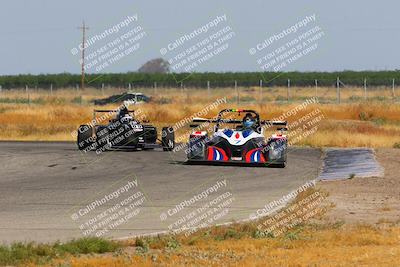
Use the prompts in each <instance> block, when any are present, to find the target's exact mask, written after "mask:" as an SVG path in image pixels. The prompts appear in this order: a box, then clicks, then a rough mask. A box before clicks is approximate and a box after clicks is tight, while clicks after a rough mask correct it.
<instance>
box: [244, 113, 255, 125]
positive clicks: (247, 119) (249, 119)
mask: <svg viewBox="0 0 400 267" xmlns="http://www.w3.org/2000/svg"><path fill="white" fill-rule="evenodd" d="M255 123H256V119H255V118H254V117H253V115H252V114H251V113H247V114H246V115H245V116H244V118H243V126H244V127H245V128H251V127H253V126H254V125H255Z"/></svg>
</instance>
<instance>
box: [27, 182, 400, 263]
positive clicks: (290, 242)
mask: <svg viewBox="0 0 400 267" xmlns="http://www.w3.org/2000/svg"><path fill="white" fill-rule="evenodd" d="M315 193H319V195H321V196H323V195H326V194H325V193H323V192H321V191H318V190H315V189H313V188H311V189H309V190H306V191H303V192H302V193H301V194H299V195H298V196H297V197H296V199H295V200H294V201H293V203H291V204H290V205H289V206H288V207H286V208H285V209H284V210H283V211H285V213H286V214H287V215H289V213H290V212H291V213H293V214H298V212H299V210H301V209H304V208H305V207H306V206H302V207H300V206H299V205H303V203H304V200H306V199H307V198H308V197H310V196H313V195H315ZM328 204H329V203H326V202H324V203H323V204H322V203H321V207H328V206H329V205H328ZM327 205H328V206H327ZM293 207H296V208H293ZM283 211H281V212H283ZM273 216H275V215H272V216H271V217H269V218H261V219H259V220H258V221H253V222H248V223H242V224H237V223H236V224H232V225H229V226H215V227H211V228H206V229H201V230H199V231H197V232H195V233H193V234H192V235H189V236H185V235H184V234H178V235H164V236H157V237H147V238H137V239H136V240H127V241H124V242H122V243H121V245H122V246H124V249H123V250H122V251H119V252H115V253H108V254H102V255H100V254H93V255H81V256H69V257H66V258H57V259H55V260H53V261H51V263H50V264H49V265H48V266H71V267H83V266H85V267H90V266H396V265H397V264H398V262H399V261H400V238H399V236H400V228H399V227H398V225H396V224H390V225H387V226H385V227H380V228H378V227H373V226H368V225H347V224H343V223H340V222H339V223H321V220H318V219H317V218H319V217H320V214H316V215H315V216H312V218H313V219H312V221H310V220H308V221H307V222H306V223H301V224H297V225H296V226H294V227H293V228H290V229H289V230H288V231H286V232H284V233H283V234H281V235H279V236H274V235H260V234H259V229H260V228H259V226H260V223H263V222H267V221H269V219H270V218H272V217H273ZM315 219H317V220H315ZM315 222H318V224H317V223H315ZM28 266H35V265H34V264H32V265H28Z"/></svg>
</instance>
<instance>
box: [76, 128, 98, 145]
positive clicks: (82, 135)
mask: <svg viewBox="0 0 400 267" xmlns="http://www.w3.org/2000/svg"><path fill="white" fill-rule="evenodd" d="M92 131H93V128H92V127H90V126H89V125H80V126H79V128H78V134H77V140H76V142H77V145H78V148H79V150H87V149H88V148H91V147H92V146H93V145H94V144H95V142H94V138H93V136H92ZM89 150H93V149H89Z"/></svg>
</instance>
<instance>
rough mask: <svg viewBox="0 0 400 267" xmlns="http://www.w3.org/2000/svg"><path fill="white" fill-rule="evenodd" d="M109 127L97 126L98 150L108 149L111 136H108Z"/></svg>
mask: <svg viewBox="0 0 400 267" xmlns="http://www.w3.org/2000/svg"><path fill="white" fill-rule="evenodd" d="M108 134H109V132H108V129H107V127H106V126H98V127H97V128H96V136H97V138H96V144H97V149H96V152H97V151H98V150H101V151H102V152H104V151H106V150H107V149H108V148H109V147H108V146H109V144H108V143H109V140H108V139H109V138H108Z"/></svg>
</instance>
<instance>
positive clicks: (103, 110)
mask: <svg viewBox="0 0 400 267" xmlns="http://www.w3.org/2000/svg"><path fill="white" fill-rule="evenodd" d="M93 112H95V113H97V112H98V113H101V112H103V113H104V112H114V113H117V112H119V109H95V110H93ZM128 112H135V111H134V110H128Z"/></svg>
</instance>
